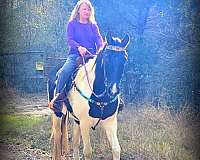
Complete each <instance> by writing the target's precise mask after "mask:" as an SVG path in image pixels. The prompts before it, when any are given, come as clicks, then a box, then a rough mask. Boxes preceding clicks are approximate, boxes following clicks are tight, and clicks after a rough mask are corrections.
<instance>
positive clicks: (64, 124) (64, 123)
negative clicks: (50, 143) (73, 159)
mask: <svg viewBox="0 0 200 160" xmlns="http://www.w3.org/2000/svg"><path fill="white" fill-rule="evenodd" d="M68 122H69V112H68V111H66V114H64V115H63V116H62V120H61V148H62V154H64V153H66V154H68V153H69V144H68V142H69V141H68V140H69V137H68Z"/></svg>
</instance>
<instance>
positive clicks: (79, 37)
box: [66, 20, 103, 54]
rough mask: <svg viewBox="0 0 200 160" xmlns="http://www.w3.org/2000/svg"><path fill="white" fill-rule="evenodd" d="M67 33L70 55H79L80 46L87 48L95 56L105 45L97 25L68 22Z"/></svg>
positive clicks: (75, 21) (74, 21)
mask: <svg viewBox="0 0 200 160" xmlns="http://www.w3.org/2000/svg"><path fill="white" fill-rule="evenodd" d="M66 33H67V35H66V36H67V42H68V45H69V47H70V51H69V53H70V54H71V53H75V54H79V52H78V47H79V46H82V47H85V48H87V50H88V51H90V52H91V53H92V54H95V53H96V51H97V50H98V49H99V48H100V47H102V45H103V39H102V36H101V34H100V32H99V28H98V26H97V25H96V24H92V23H86V24H84V23H80V22H79V21H77V20H72V21H69V22H68V25H67V32H66Z"/></svg>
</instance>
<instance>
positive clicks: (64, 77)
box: [49, 54, 78, 110]
mask: <svg viewBox="0 0 200 160" xmlns="http://www.w3.org/2000/svg"><path fill="white" fill-rule="evenodd" d="M77 57H78V55H76V54H71V55H69V56H68V58H67V60H66V62H65V64H64V65H63V66H62V68H61V69H60V70H59V71H58V72H57V84H56V94H55V96H54V98H53V99H52V100H51V102H50V103H49V107H50V108H51V109H54V103H56V104H55V108H56V109H57V110H60V106H61V103H60V102H59V99H61V98H62V97H60V96H59V95H61V93H62V91H63V90H64V87H65V85H66V84H67V82H68V81H69V78H70V76H71V75H72V73H73V72H74V71H75V69H76V66H77V64H76V59H77ZM56 101H57V102H58V103H57V102H56Z"/></svg>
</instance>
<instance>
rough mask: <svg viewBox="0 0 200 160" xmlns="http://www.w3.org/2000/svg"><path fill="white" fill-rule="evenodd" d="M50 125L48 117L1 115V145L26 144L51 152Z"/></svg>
mask: <svg viewBox="0 0 200 160" xmlns="http://www.w3.org/2000/svg"><path fill="white" fill-rule="evenodd" d="M50 128H51V126H50V123H49V117H47V116H38V115H37V116H33V115H32V116H28V115H1V116H0V139H1V143H8V144H17V145H19V144H24V145H27V146H29V147H30V148H39V149H42V150H44V151H48V150H49V145H48V143H49V137H50Z"/></svg>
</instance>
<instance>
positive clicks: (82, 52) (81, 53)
mask: <svg viewBox="0 0 200 160" xmlns="http://www.w3.org/2000/svg"><path fill="white" fill-rule="evenodd" d="M78 51H79V53H80V55H81V56H84V55H85V54H86V52H87V49H86V48H85V47H82V46H80V47H78Z"/></svg>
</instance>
